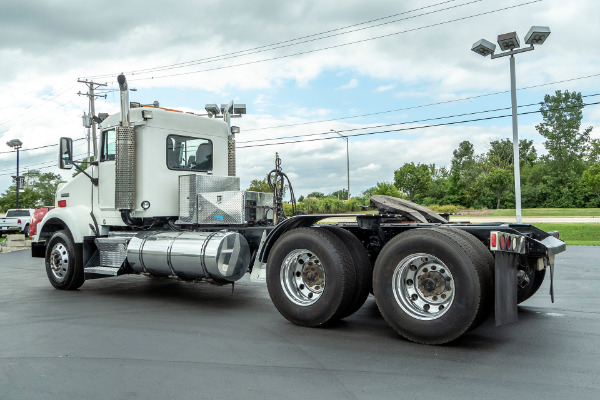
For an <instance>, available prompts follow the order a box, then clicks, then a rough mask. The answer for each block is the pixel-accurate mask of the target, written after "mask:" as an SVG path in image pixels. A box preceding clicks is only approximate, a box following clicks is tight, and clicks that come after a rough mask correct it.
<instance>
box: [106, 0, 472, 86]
mask: <svg viewBox="0 0 600 400" xmlns="http://www.w3.org/2000/svg"><path fill="white" fill-rule="evenodd" d="M454 1H456V0H449V1H443V2H441V3H436V4H432V5H429V6H424V7H419V8H416V9H413V10H409V11H405V12H401V13H397V14H392V15H388V16H385V17H381V18H376V19H372V20H369V21H365V22H360V23H357V24H352V25H347V26H344V27H340V28H335V29H330V30H327V31H323V32H318V33H313V34H310V35H306V36H301V37H298V38H295V39H288V40H283V41H280V42H276V43H271V44H267V45H262V46H258V47H254V48H250V49H246V50H239V51H235V52H230V53H225V54H221V55H217V56H211V57H205V58H201V59H198V60H192V61H186V62H182V63H176V64H168V65H163V66H159V67H151V68H145V69H139V70H133V71H129V73H131V74H147V73H150V72H159V71H166V70H171V69H176V68H184V67H189V66H193V65H199V64H205V63H209V62H215V61H223V60H227V59H231V58H237V57H243V56H247V55H252V54H257V53H262V52H266V51H272V50H277V49H281V48H285V47H291V46H297V45H299V44H304V43H308V42H313V41H317V40H323V39H328V38H331V37H335V36H340V35H347V34H349V33H353V32H357V31H361V30H365V29H372V28H376V27H379V26H383V25H388V24H391V23H395V22H400V21H404V20H408V19H413V18H417V17H421V16H425V15H429V14H433V13H438V12H441V11H447V10H450V9H453V8H457V7H462V6H465V5H469V4H473V3H477V2H480V1H483V0H473V1H470V2H467V3H463V4H459V5H455V6H450V7H447V8H442V9H439V10H434V11H430V12H427V13H423V14H418V15H414V16H411V17H407V18H401V19H396V20H393V21H387V22H383V23H380V24H376V25H372V26H368V27H362V28H359V29H354V30H350V31H346V32H339V31H343V30H346V29H349V28H353V27H356V26H361V25H366V24H370V23H373V22H377V21H382V20H385V19H389V18H394V17H397V16H400V15H405V14H409V13H412V12H416V11H420V10H424V9H427V8H432V7H435V6H439V5H442V4H447V3H452V2H454ZM333 32H338V33H334V34H332V33H333ZM327 34H330V35H327ZM324 35H326V36H324ZM316 36H321V37H317V38H315V37H316ZM305 39H308V40H305ZM292 42H296V43H292ZM111 76H114V74H112V75H111V74H106V75H97V76H94V78H101V77H111Z"/></svg>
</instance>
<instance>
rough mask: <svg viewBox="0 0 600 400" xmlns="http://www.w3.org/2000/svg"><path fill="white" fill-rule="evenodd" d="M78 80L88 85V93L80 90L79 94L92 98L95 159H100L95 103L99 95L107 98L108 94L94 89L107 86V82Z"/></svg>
mask: <svg viewBox="0 0 600 400" xmlns="http://www.w3.org/2000/svg"><path fill="white" fill-rule="evenodd" d="M77 82H79V83H84V84H85V85H86V86H87V87H88V92H87V93H81V91H80V92H78V93H77V94H78V95H80V96H87V97H88V98H89V100H90V118H91V119H92V142H93V143H94V160H97V159H98V141H97V139H96V122H95V121H94V117H95V116H96V108H95V104H94V100H96V99H97V98H99V97H103V98H106V94H103V95H102V94H101V95H98V94H95V93H94V89H96V88H97V87H100V86H106V83H96V82H92V81H88V80H81V79H77Z"/></svg>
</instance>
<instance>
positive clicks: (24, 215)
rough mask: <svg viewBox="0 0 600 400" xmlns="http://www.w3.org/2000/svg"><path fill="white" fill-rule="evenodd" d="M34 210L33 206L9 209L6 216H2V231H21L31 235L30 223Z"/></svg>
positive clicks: (0, 229) (0, 223)
mask: <svg viewBox="0 0 600 400" xmlns="http://www.w3.org/2000/svg"><path fill="white" fill-rule="evenodd" d="M34 211H35V210H34V209H33V208H20V209H11V210H8V211H7V212H6V216H4V217H0V233H7V232H21V233H24V234H25V236H29V223H30V222H31V217H32V216H33V212H34Z"/></svg>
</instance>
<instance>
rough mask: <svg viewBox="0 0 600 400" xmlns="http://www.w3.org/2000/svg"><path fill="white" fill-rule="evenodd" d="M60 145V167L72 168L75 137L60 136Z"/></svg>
mask: <svg viewBox="0 0 600 400" xmlns="http://www.w3.org/2000/svg"><path fill="white" fill-rule="evenodd" d="M58 147H59V153H58V168H60V169H71V168H72V167H73V139H71V138H67V137H62V138H60V142H59V145H58Z"/></svg>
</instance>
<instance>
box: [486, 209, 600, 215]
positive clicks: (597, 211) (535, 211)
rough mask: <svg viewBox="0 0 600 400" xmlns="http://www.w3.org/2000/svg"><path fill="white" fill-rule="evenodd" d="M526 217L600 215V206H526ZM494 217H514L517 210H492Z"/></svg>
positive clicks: (524, 212)
mask: <svg viewBox="0 0 600 400" xmlns="http://www.w3.org/2000/svg"><path fill="white" fill-rule="evenodd" d="M522 213H523V216H524V217H600V208H524V209H523V210H522ZM489 215H490V216H492V217H513V216H514V215H515V210H514V208H513V209H510V208H509V209H504V210H492V211H491V212H490V214H489Z"/></svg>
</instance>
